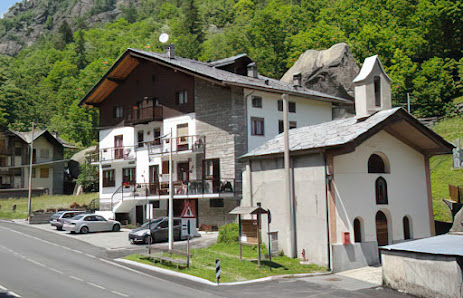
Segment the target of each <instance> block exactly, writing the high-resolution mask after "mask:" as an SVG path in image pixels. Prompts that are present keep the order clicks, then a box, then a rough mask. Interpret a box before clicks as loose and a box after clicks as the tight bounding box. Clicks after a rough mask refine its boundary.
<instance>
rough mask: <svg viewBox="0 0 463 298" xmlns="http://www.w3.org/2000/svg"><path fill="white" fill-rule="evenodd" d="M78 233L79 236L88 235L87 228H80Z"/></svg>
mask: <svg viewBox="0 0 463 298" xmlns="http://www.w3.org/2000/svg"><path fill="white" fill-rule="evenodd" d="M80 233H81V234H87V233H88V228H87V227H82V228H80Z"/></svg>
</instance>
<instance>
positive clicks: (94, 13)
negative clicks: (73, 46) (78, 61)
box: [0, 0, 138, 56]
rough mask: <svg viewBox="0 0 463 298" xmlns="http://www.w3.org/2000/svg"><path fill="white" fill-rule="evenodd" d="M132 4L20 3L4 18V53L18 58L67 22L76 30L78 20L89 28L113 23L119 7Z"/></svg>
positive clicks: (81, 0) (92, 0)
mask: <svg viewBox="0 0 463 298" xmlns="http://www.w3.org/2000/svg"><path fill="white" fill-rule="evenodd" d="M129 1H130V0H114V1H113V4H112V5H106V6H105V7H98V1H97V0H78V1H66V2H64V1H50V0H23V1H21V2H18V3H16V4H15V5H13V6H12V7H11V8H10V9H9V10H8V12H6V13H5V14H4V15H3V21H4V23H5V24H7V27H6V30H5V31H3V32H2V31H0V54H3V55H9V56H16V55H17V54H18V53H19V51H20V50H21V49H22V48H24V47H25V46H29V45H31V44H33V43H34V42H35V41H37V39H38V38H39V37H40V36H41V35H42V34H47V33H50V32H56V31H57V30H58V29H59V27H60V26H61V24H62V23H63V22H64V21H66V22H67V23H68V24H69V25H70V26H71V28H72V29H75V25H76V20H78V19H81V20H83V22H84V23H85V25H86V26H87V27H93V26H96V25H98V24H104V23H107V22H111V21H113V20H115V19H116V18H117V17H118V16H119V15H120V13H121V11H120V9H119V8H118V7H120V5H125V4H127V3H128V2H129ZM99 3H101V1H100V2H99ZM137 3H138V1H135V4H137ZM100 5H101V4H100ZM0 30H1V27H0Z"/></svg>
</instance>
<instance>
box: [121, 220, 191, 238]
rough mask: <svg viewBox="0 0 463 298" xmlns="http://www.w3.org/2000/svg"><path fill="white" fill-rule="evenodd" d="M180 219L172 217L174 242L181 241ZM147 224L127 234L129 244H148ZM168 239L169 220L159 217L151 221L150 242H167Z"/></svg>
mask: <svg viewBox="0 0 463 298" xmlns="http://www.w3.org/2000/svg"><path fill="white" fill-rule="evenodd" d="M181 232H182V219H181V218H178V217H174V240H181ZM149 235H150V230H149V222H147V223H145V224H143V225H142V226H141V227H139V228H136V229H133V230H132V231H130V233H129V241H130V242H131V243H148V242H149ZM168 238H169V218H168V217H159V218H156V219H154V220H152V221H151V239H152V241H151V242H162V241H167V240H168Z"/></svg>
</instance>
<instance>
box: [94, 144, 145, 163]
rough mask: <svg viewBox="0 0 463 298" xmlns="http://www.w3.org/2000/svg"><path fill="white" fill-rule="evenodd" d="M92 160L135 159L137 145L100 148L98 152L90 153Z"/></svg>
mask: <svg viewBox="0 0 463 298" xmlns="http://www.w3.org/2000/svg"><path fill="white" fill-rule="evenodd" d="M87 158H88V159H89V161H90V162H102V161H113V160H135V158H136V155H135V146H124V147H113V148H104V149H100V150H99V152H98V153H94V154H88V155H87Z"/></svg>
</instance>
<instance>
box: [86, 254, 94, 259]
mask: <svg viewBox="0 0 463 298" xmlns="http://www.w3.org/2000/svg"><path fill="white" fill-rule="evenodd" d="M85 255H86V256H87V257H90V258H93V259H97V257H95V256H94V255H91V254H85Z"/></svg>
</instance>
